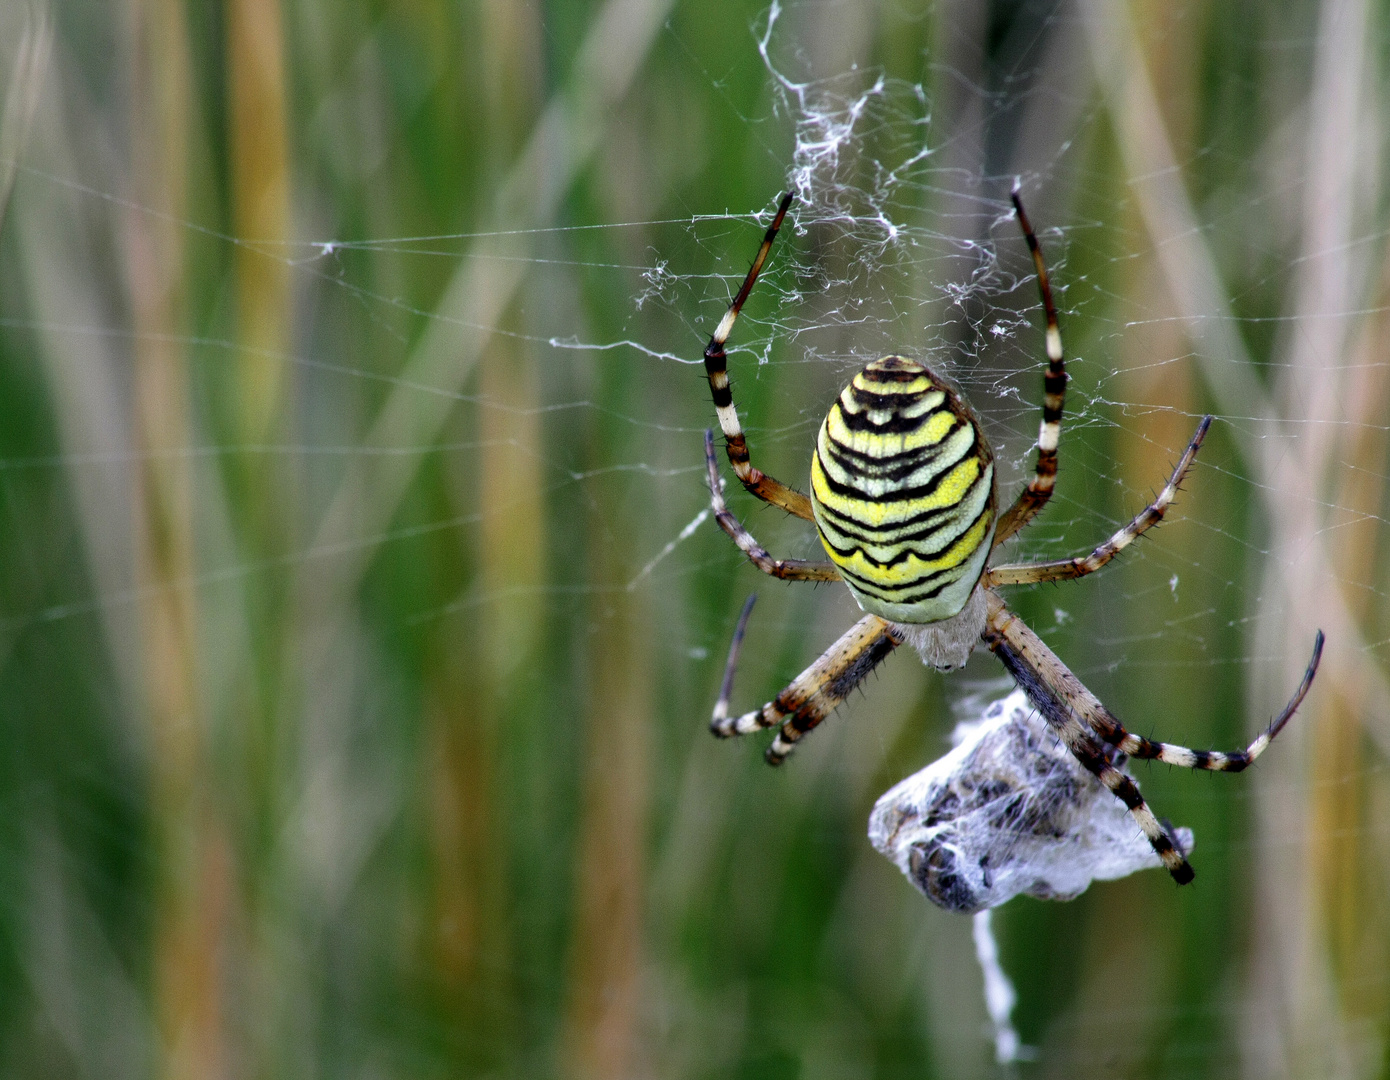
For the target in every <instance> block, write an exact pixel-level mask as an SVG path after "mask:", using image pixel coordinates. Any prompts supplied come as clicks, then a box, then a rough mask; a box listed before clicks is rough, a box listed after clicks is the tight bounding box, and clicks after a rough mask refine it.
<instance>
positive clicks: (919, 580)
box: [811, 356, 995, 623]
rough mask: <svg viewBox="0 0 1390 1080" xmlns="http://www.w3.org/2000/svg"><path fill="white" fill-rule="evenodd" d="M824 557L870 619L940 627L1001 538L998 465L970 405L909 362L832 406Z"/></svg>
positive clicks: (894, 361)
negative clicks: (994, 541)
mask: <svg viewBox="0 0 1390 1080" xmlns="http://www.w3.org/2000/svg"><path fill="white" fill-rule="evenodd" d="M811 508H812V511H813V513H814V514H815V519H816V526H817V530H818V532H819V533H820V537H821V542H822V544H823V545H824V546H825V549H826V552H827V553H828V554H829V556H830V558H831V559H832V560H833V561H834V563H835V564H836V566H837V567H839V569H840V570H841V572H842V574H843V575H844V578H845V582H846V584H847V585H849V588H850V591H851V592H853V593H854V595H855V598H856V599H857V600H858V601H859V604H860V606H861V607H862V608H864V610H866V611H869V612H872V613H874V614H876V615H880V616H882V617H883V618H887V619H891V620H893V621H895V622H907V623H931V622H939V621H940V620H942V619H947V618H950V617H951V616H952V615H955V614H957V613H958V612H959V611H960V610H961V608H963V607H964V606H965V602H966V601H967V600H968V599H969V597H970V593H971V591H972V590H973V589H974V587H975V584H976V582H978V581H979V578H980V574H981V573H982V572H983V570H984V563H985V558H986V557H987V556H988V554H989V548H990V542H991V540H992V539H993V536H994V525H995V497H994V461H993V457H992V455H991V454H990V450H989V446H988V444H987V443H986V442H985V440H984V438H983V436H982V435H981V433H980V430H979V425H978V423H977V422H976V420H975V418H974V416H973V415H972V414H971V412H970V410H969V409H968V408H967V407H966V406H965V404H964V402H962V401H961V399H960V397H959V396H958V395H957V394H956V393H955V392H954V391H953V390H952V389H951V388H950V387H948V386H946V385H945V384H944V383H942V382H941V381H940V380H939V379H937V378H936V377H935V376H934V375H933V374H932V373H931V372H930V371H929V370H928V369H927V368H925V367H923V366H922V365H920V364H917V363H915V362H914V361H911V360H907V359H905V358H903V357H896V356H890V357H885V358H884V359H883V360H878V361H875V362H874V363H872V364H870V365H869V366H868V367H866V368H865V369H864V370H863V371H861V372H860V373H859V374H858V375H856V376H855V377H854V379H853V380H852V381H851V383H850V384H849V385H848V386H847V387H845V389H844V390H843V391H842V392H841V394H840V397H839V399H838V400H837V401H836V402H835V404H834V405H832V406H831V408H830V412H829V414H828V415H827V416H826V418H825V422H824V423H823V424H822V425H821V429H820V434H819V437H818V438H817V440H816V454H815V457H814V458H813V459H812V463H811Z"/></svg>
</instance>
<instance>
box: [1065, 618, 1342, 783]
mask: <svg viewBox="0 0 1390 1080" xmlns="http://www.w3.org/2000/svg"><path fill="white" fill-rule="evenodd" d="M1322 645H1323V633H1322V631H1321V630H1319V631H1318V632H1317V636H1316V637H1314V638H1313V655H1312V658H1311V659H1310V660H1309V661H1308V667H1307V670H1305V671H1304V673H1303V679H1302V681H1301V682H1300V683H1299V684H1298V689H1297V690H1295V691H1294V694H1293V697H1291V698H1289V701H1288V704H1286V705H1285V706H1284V708H1283V709H1282V710H1281V711H1280V713H1279V715H1278V716H1276V717H1275V718H1274V719H1273V720H1272V721H1270V724H1269V726H1268V727H1267V728H1265V729H1264V731H1262V732H1260V734H1259V735H1258V736H1256V737H1255V740H1254V742H1252V743H1251V744H1250V745H1249V746H1247V747H1246V748H1245V749H1244V750H1235V751H1232V752H1229V753H1222V752H1221V751H1219V750H1189V749H1188V748H1187V747H1186V746H1176V745H1174V744H1173V743H1164V742H1152V741H1150V740H1149V739H1146V738H1144V737H1143V736H1142V735H1135V734H1133V733H1132V732H1130V731H1126V730H1125V727H1124V725H1123V724H1121V723H1120V722H1119V721H1118V720H1116V719H1115V717H1114V716H1113V715H1112V714H1111V712H1110V710H1109V709H1107V708H1106V707H1105V706H1104V705H1102V704H1101V703H1100V702H1099V701H1098V700H1097V699H1096V698H1095V697H1094V696H1093V695H1092V694H1091V693H1090V692H1089V691H1087V692H1086V699H1085V700H1084V701H1078V702H1077V703H1076V706H1077V711H1078V712H1079V713H1080V714H1081V717H1082V719H1084V720H1085V721H1086V723H1088V724H1090V725H1091V728H1092V729H1093V730H1094V731H1095V733H1096V734H1097V735H1099V736H1100V737H1101V738H1102V739H1104V740H1105V741H1106V742H1107V743H1109V744H1110V745H1111V746H1113V747H1115V749H1117V750H1118V751H1119V752H1120V753H1122V754H1128V755H1129V756H1130V757H1132V758H1142V759H1144V760H1146V761H1161V762H1163V763H1164V764H1165V765H1179V766H1181V767H1182V768H1184V769H1205V770H1207V771H1209V772H1243V771H1244V770H1245V769H1247V768H1249V766H1250V765H1251V764H1252V763H1253V762H1254V760H1255V759H1256V758H1257V757H1259V756H1260V755H1261V754H1263V753H1264V752H1265V748H1266V747H1268V746H1269V744H1270V743H1271V742H1273V741H1274V737H1275V736H1276V735H1278V734H1279V732H1280V731H1282V730H1283V729H1284V725H1285V724H1287V723H1288V722H1289V718H1290V717H1292V716H1293V714H1294V713H1295V712H1297V711H1298V707H1299V706H1300V705H1301V704H1303V699H1304V698H1305V697H1307V695H1308V688H1309V687H1311V686H1312V685H1313V676H1314V675H1316V674H1317V671H1318V664H1319V662H1320V661H1321V660H1322ZM1083 689H1084V688H1083Z"/></svg>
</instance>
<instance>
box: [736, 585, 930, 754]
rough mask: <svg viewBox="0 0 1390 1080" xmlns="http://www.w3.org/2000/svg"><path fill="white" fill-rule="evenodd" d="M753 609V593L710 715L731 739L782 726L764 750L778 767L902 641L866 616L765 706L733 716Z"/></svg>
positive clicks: (886, 625)
mask: <svg viewBox="0 0 1390 1080" xmlns="http://www.w3.org/2000/svg"><path fill="white" fill-rule="evenodd" d="M752 610H753V597H751V596H750V597H749V598H748V602H747V603H746V604H744V606H743V614H742V615H741V616H740V618H739V622H738V628H737V629H736V630H735V631H734V640H733V644H732V645H731V646H730V649H729V662H728V664H727V665H726V666H725V669H724V682H723V686H722V688H721V690H720V694H719V701H718V702H716V703H715V706H714V715H713V717H712V718H711V719H710V731H712V732H713V733H714V734H715V735H718V736H719V737H720V738H722V739H727V738H729V737H730V736H733V735H748V734H751V733H752V732H754V731H762V730H763V729H765V728H770V727H777V726H778V725H781V728H782V730H781V731H779V732H778V733H777V738H776V739H774V740H773V741H772V745H771V746H769V747H768V748H767V753H766V757H767V763H768V764H769V765H780V764H782V762H784V761H785V760H786V759H787V755H788V754H790V753H791V752H792V750H793V749H794V748H795V746H796V743H797V742H798V741H800V739H801V737H802V736H803V735H805V734H806V733H807V732H808V731H810V730H811V729H812V728H814V727H815V726H816V725H818V724H819V723H820V722H821V721H822V720H824V719H825V718H826V717H827V716H829V715H830V714H831V713H832V712H834V711H835V708H836V706H838V705H839V704H840V702H842V701H844V700H845V698H847V697H848V696H849V695H850V693H851V691H853V690H854V688H855V687H856V686H858V685H859V684H860V683H861V682H863V681H864V679H865V678H866V677H867V676H868V674H869V672H871V671H873V669H874V668H876V667H877V666H878V665H879V663H880V662H882V660H883V659H884V657H886V656H887V655H888V654H889V653H890V652H892V651H893V650H894V649H895V648H897V647H898V645H900V644H901V643H902V635H901V634H900V633H899V632H898V631H897V630H896V629H895V628H894V627H893V626H892V625H891V624H890V623H888V622H885V621H884V620H883V619H880V618H879V617H878V616H877V615H865V616H864V617H863V618H862V619H860V620H859V621H858V622H857V623H855V624H854V625H853V626H852V627H850V628H849V630H848V631H847V632H846V633H845V634H843V635H842V636H841V637H840V640H839V641H837V642H835V644H833V645H831V646H830V648H828V649H826V650H825V652H824V653H822V654H821V656H820V658H819V659H818V660H817V661H816V662H815V663H814V664H812V665H811V666H810V667H808V668H807V669H806V670H805V671H803V672H802V673H801V674H800V675H798V676H797V677H796V678H795V679H794V680H793V681H792V683H791V685H790V686H788V687H787V688H786V689H785V690H783V691H782V692H781V693H780V694H778V695H777V696H776V697H775V698H773V699H772V700H771V701H769V702H768V703H767V704H766V705H764V706H763V707H762V708H761V709H754V710H753V711H752V712H748V713H744V714H743V715H742V716H737V717H733V718H730V716H729V695H730V693H731V692H732V691H733V684H734V673H735V671H736V670H737V668H738V652H739V646H740V645H741V644H742V642H743V632H744V629H745V628H746V627H747V625H748V616H749V614H750V613H751V612H752Z"/></svg>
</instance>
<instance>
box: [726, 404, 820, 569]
mask: <svg viewBox="0 0 1390 1080" xmlns="http://www.w3.org/2000/svg"><path fill="white" fill-rule="evenodd" d="M705 466H706V468H707V471H708V477H709V497H710V506H711V507H712V508H713V510H714V520H715V521H717V522H719V527H720V528H721V529H723V530H724V531H725V532H726V533H727V534H728V535H729V539H731V540H732V541H733V542H734V543H735V544H737V545H738V546H739V550H741V551H742V552H743V553H744V554H745V555H747V556H748V561H749V562H751V563H752V564H753V565H754V566H756V567H757V568H758V569H759V570H761V571H762V572H763V573H764V574H770V575H772V576H773V577H775V578H781V579H782V580H784V581H838V580H839V579H840V571H839V570H837V569H836V568H835V564H834V563H832V562H807V561H806V560H804V559H774V558H773V557H772V556H771V555H769V554H768V553H767V549H766V548H764V547H763V546H762V545H761V544H759V543H758V542H757V541H756V540H755V539H753V534H752V533H750V532H749V531H748V530H747V529H745V528H744V527H743V525H742V524H741V523H740V522H739V520H738V518H736V517H734V515H733V514H731V513H730V512H729V508H728V507H727V506H726V505H725V504H724V493H723V492H722V491H720V490H719V465H718V462H717V461H716V460H715V457H714V433H713V432H711V431H706V432H705Z"/></svg>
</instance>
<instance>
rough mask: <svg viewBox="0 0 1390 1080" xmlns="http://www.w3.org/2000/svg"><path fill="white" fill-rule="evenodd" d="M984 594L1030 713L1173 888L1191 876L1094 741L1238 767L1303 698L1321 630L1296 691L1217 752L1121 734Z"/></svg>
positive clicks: (993, 640)
mask: <svg viewBox="0 0 1390 1080" xmlns="http://www.w3.org/2000/svg"><path fill="white" fill-rule="evenodd" d="M985 598H986V603H987V605H988V613H987V616H986V619H987V621H986V624H985V631H984V635H983V637H984V641H985V643H986V644H987V645H988V646H989V647H990V649H992V650H993V651H994V653H995V655H997V656H998V657H999V659H1000V660H1001V661H1002V662H1003V664H1004V666H1005V667H1006V668H1008V670H1009V673H1010V674H1011V675H1013V676H1014V678H1015V679H1016V680H1017V681H1018V684H1019V686H1021V687H1022V688H1023V690H1024V692H1025V693H1026V694H1027V695H1028V697H1029V699H1030V700H1031V701H1032V702H1033V704H1034V705H1035V706H1036V707H1037V709H1038V711H1039V712H1041V713H1042V714H1043V716H1044V718H1046V720H1047V721H1048V723H1050V724H1051V725H1052V726H1053V727H1054V728H1055V729H1056V730H1057V733H1058V734H1059V735H1061V737H1062V739H1063V740H1064V741H1065V742H1066V744H1067V748H1068V749H1069V750H1071V752H1072V753H1073V754H1075V755H1076V757H1077V760H1079V761H1080V762H1081V763H1082V764H1083V765H1085V766H1086V768H1087V769H1089V770H1090V771H1091V772H1092V773H1094V774H1095V776H1096V777H1097V779H1099V780H1100V782H1101V783H1102V784H1104V785H1105V786H1106V787H1108V788H1109V789H1110V790H1111V791H1113V792H1114V793H1115V795H1116V796H1118V797H1119V799H1120V800H1121V801H1123V802H1124V804H1125V805H1126V806H1127V807H1129V810H1130V813H1131V814H1133V815H1134V819H1135V821H1136V822H1138V824H1139V827H1140V829H1142V830H1143V832H1144V835H1145V836H1146V837H1148V840H1149V843H1150V844H1151V845H1152V846H1153V849H1154V852H1155V853H1156V854H1157V855H1158V857H1159V858H1160V859H1161V860H1162V861H1163V865H1164V866H1165V867H1167V869H1168V872H1169V873H1170V874H1172V875H1173V880H1175V881H1176V882H1177V883H1178V884H1179V885H1185V884H1187V882H1189V881H1191V880H1192V867H1191V866H1189V865H1188V863H1187V860H1186V859H1185V858H1184V857H1183V854H1182V852H1181V850H1179V849H1178V847H1177V845H1175V844H1174V842H1173V839H1172V837H1171V835H1169V833H1168V831H1167V830H1166V829H1165V828H1163V826H1162V825H1160V824H1159V822H1158V819H1157V818H1156V817H1154V815H1153V812H1152V811H1151V810H1150V809H1149V808H1148V805H1147V804H1146V803H1145V802H1144V799H1143V796H1141V795H1140V794H1139V788H1138V787H1137V786H1136V785H1135V783H1134V781H1133V780H1131V779H1130V778H1129V777H1128V776H1126V775H1125V774H1124V773H1122V772H1120V771H1119V770H1118V769H1116V768H1115V767H1114V766H1113V765H1111V764H1110V763H1109V761H1108V759H1107V757H1106V754H1105V748H1104V747H1103V746H1102V745H1101V743H1102V742H1104V743H1108V744H1109V745H1110V746H1113V747H1114V748H1115V749H1116V750H1118V751H1119V752H1120V753H1122V754H1127V755H1129V756H1130V757H1134V758H1140V759H1146V760H1151V761H1161V762H1164V763H1165V764H1169V765H1180V766H1182V767H1184V768H1188V769H1204V770H1208V771H1212V772H1240V771H1241V770H1242V769H1244V768H1246V767H1247V766H1248V765H1250V763H1251V762H1253V761H1254V760H1255V759H1256V758H1257V757H1259V756H1260V754H1262V753H1263V752H1264V751H1265V749H1266V748H1267V747H1268V746H1269V744H1270V743H1271V742H1272V741H1273V740H1274V737H1275V736H1276V735H1278V734H1279V732H1280V731H1281V730H1282V729H1283V727H1284V725H1285V724H1286V723H1288V721H1289V719H1290V717H1292V716H1293V714H1294V712H1295V711H1296V710H1297V709H1298V707H1299V705H1301V704H1302V703H1303V699H1304V697H1306V696H1307V693H1308V689H1309V687H1311V686H1312V684H1313V676H1314V675H1316V674H1317V670H1318V662H1319V661H1320V660H1321V658H1322V646H1323V634H1322V631H1321V630H1319V631H1318V633H1317V637H1316V638H1315V640H1314V642H1313V656H1312V659H1311V660H1309V662H1308V668H1307V670H1306V671H1305V672H1304V673H1303V679H1302V681H1301V682H1300V683H1299V685H1298V689H1297V690H1295V691H1294V695H1293V697H1291V698H1290V699H1289V702H1288V704H1287V705H1285V706H1284V708H1283V710H1282V711H1281V712H1280V713H1279V715H1278V716H1276V717H1275V718H1274V720H1273V721H1272V722H1271V723H1270V725H1269V726H1268V727H1267V728H1265V730H1264V731H1262V732H1261V733H1260V734H1259V735H1258V736H1257V737H1256V738H1255V740H1254V741H1253V742H1252V743H1251V744H1250V745H1249V746H1247V747H1246V748H1245V749H1244V750H1237V751H1235V752H1233V753H1220V752H1217V751H1213V750H1190V749H1188V748H1187V747H1185V746H1175V745H1173V744H1172V743H1161V742H1152V741H1150V740H1149V739H1145V738H1143V737H1142V736H1140V735H1134V734H1131V733H1130V732H1129V731H1126V730H1125V728H1124V726H1123V725H1122V724H1121V723H1120V722H1119V721H1118V720H1117V719H1115V717H1114V715H1113V714H1112V713H1111V712H1110V710H1109V709H1107V708H1106V707H1105V706H1104V705H1103V704H1102V703H1101V701H1100V699H1099V698H1097V697H1096V696H1095V695H1094V694H1092V693H1091V692H1090V691H1089V690H1088V689H1086V687H1085V685H1083V684H1082V682H1081V680H1080V679H1078V678H1077V677H1076V676H1075V675H1073V674H1072V673H1071V671H1070V670H1069V669H1068V668H1067V666H1066V665H1065V664H1063V663H1062V661H1061V660H1060V659H1058V657H1057V655H1056V653H1054V652H1053V651H1052V650H1051V649H1049V648H1048V647H1047V646H1046V645H1045V644H1044V643H1043V641H1042V639H1041V638H1039V637H1038V636H1037V634H1035V633H1033V631H1032V630H1031V629H1029V628H1028V626H1026V625H1025V624H1024V623H1023V621H1022V620H1021V619H1019V618H1018V616H1016V615H1014V614H1013V613H1012V612H1010V611H1009V610H1008V608H1006V607H1005V606H1004V601H1003V600H1001V599H1000V598H999V596H998V594H997V593H994V592H993V591H988V590H987V591H986V593H985Z"/></svg>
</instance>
